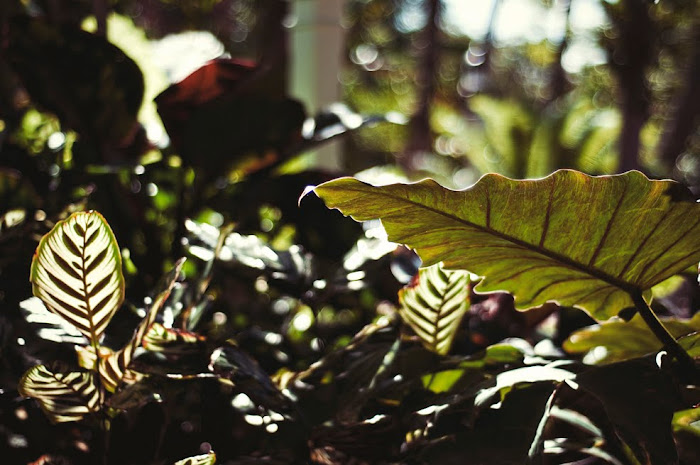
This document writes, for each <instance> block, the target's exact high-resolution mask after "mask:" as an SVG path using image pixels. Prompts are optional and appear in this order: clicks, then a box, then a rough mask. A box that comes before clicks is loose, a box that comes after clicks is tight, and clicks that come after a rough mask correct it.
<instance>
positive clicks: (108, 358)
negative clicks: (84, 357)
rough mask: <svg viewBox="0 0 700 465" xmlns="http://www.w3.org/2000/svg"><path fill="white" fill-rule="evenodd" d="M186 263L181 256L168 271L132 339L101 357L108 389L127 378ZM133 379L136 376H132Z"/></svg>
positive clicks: (101, 370) (115, 387) (103, 376)
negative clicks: (137, 352)
mask: <svg viewBox="0 0 700 465" xmlns="http://www.w3.org/2000/svg"><path fill="white" fill-rule="evenodd" d="M184 263H185V259H184V258H181V259H180V260H178V261H177V263H176V264H175V266H174V267H173V269H172V270H171V271H170V273H168V275H167V276H166V278H165V281H164V283H163V288H162V289H161V290H160V292H159V293H158V295H157V296H156V298H155V299H153V303H152V304H151V306H150V307H149V309H148V312H146V316H145V317H144V319H143V320H141V322H140V323H139V325H138V326H137V327H136V329H135V330H134V334H133V336H132V337H131V340H130V341H129V342H128V343H127V344H126V345H125V346H124V347H123V348H122V349H121V350H118V351H116V352H111V353H110V354H107V355H105V356H102V355H101V356H100V357H99V364H98V369H99V371H100V379H101V380H102V384H103V385H104V386H105V388H107V390H108V391H110V392H114V391H115V390H116V389H117V387H118V386H119V384H120V383H121V382H122V381H124V380H125V375H126V374H127V373H128V371H129V370H128V367H129V364H130V363H131V360H132V359H133V357H134V352H135V351H136V349H137V348H138V347H139V346H140V345H141V342H142V341H143V338H144V336H145V335H146V332H147V331H148V329H149V328H150V327H151V326H152V325H153V322H154V321H155V319H156V315H157V314H158V312H159V311H160V309H161V308H162V307H163V304H164V303H165V301H166V300H167V299H168V296H169V295H170V291H172V289H173V285H174V284H175V281H177V277H178V276H179V275H180V271H181V270H182V265H183V264H184ZM132 379H136V378H134V377H132Z"/></svg>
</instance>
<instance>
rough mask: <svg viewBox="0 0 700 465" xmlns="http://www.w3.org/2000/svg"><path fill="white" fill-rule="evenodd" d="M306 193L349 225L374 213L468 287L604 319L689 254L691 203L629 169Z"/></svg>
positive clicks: (352, 182)
mask: <svg viewBox="0 0 700 465" xmlns="http://www.w3.org/2000/svg"><path fill="white" fill-rule="evenodd" d="M314 190H315V192H316V193H317V195H318V196H319V197H321V198H322V199H323V200H324V201H325V202H326V205H327V206H329V207H331V208H337V209H339V210H340V211H341V212H343V213H344V214H346V215H350V216H352V217H353V218H355V219H356V220H358V221H366V220H370V219H375V218H381V219H382V223H383V224H384V227H385V228H386V230H387V233H388V234H389V239H390V240H392V241H394V242H400V243H404V244H406V245H408V246H410V247H412V248H414V249H416V251H417V252H418V254H419V255H420V256H421V258H422V259H423V262H424V266H429V265H433V264H435V263H438V262H440V261H443V262H444V263H445V267H447V268H450V269H466V270H469V271H471V272H473V273H476V274H479V275H481V276H484V279H483V281H482V282H481V283H480V284H479V285H478V286H477V287H476V290H477V291H481V292H495V291H503V290H505V291H509V292H511V293H512V294H514V295H515V299H516V300H515V302H516V306H517V307H518V308H521V309H526V308H530V307H535V306H538V305H542V304H544V303H545V302H548V301H556V302H559V303H560V304H561V305H569V306H577V307H580V308H582V309H584V310H585V311H587V312H588V313H589V314H591V315H592V316H593V317H594V318H596V319H598V320H606V319H608V318H610V317H611V316H614V315H616V314H617V313H618V312H619V311H620V310H622V309H624V308H626V307H632V306H633V305H634V303H633V301H632V298H631V296H630V294H629V293H630V292H635V293H636V292H641V291H646V290H648V289H650V288H651V287H652V286H654V285H655V284H657V283H660V282H661V281H663V280H664V279H666V278H668V277H669V276H672V275H673V274H675V273H677V272H679V271H681V270H684V269H685V268H687V267H688V266H689V265H690V264H692V263H694V262H697V261H698V260H700V204H698V203H696V202H695V201H694V200H692V198H691V195H690V193H689V192H688V191H687V190H685V189H684V188H683V187H682V186H681V185H679V184H677V183H675V182H673V181H651V180H649V179H648V178H647V177H646V176H644V175H643V174H642V173H639V172H637V171H631V172H628V173H625V174H622V175H615V176H599V177H592V176H588V175H585V174H583V173H579V172H576V171H571V170H560V171H557V172H555V173H553V174H551V175H550V176H547V177H546V178H543V179H537V180H522V181H517V180H512V179H508V178H505V177H503V176H500V175H497V174H488V175H486V176H484V177H482V178H481V179H480V180H479V182H477V183H476V184H475V185H474V186H472V187H470V188H468V189H465V190H462V191H452V190H449V189H446V188H444V187H442V186H440V185H439V184H437V183H436V182H435V181H432V180H425V181H421V182H419V183H416V184H407V185H405V184H392V185H388V186H381V187H374V186H370V185H368V184H365V183H363V182H360V181H358V180H356V179H353V178H341V179H336V180H334V181H330V182H328V183H324V184H321V185H320V186H318V187H316V188H315V189H314Z"/></svg>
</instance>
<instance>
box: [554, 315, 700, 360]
mask: <svg viewBox="0 0 700 465" xmlns="http://www.w3.org/2000/svg"><path fill="white" fill-rule="evenodd" d="M662 322H663V324H664V327H665V328H666V329H667V330H668V331H669V332H670V333H671V334H672V335H673V336H674V337H675V338H680V337H682V336H686V335H689V334H692V333H694V332H697V331H700V316H698V315H697V314H696V315H695V317H693V318H692V319H690V320H684V319H679V318H665V319H663V320H662ZM661 346H662V344H661V343H660V342H659V341H658V339H656V337H655V336H654V334H653V333H652V332H651V330H649V327H647V325H646V324H645V323H644V321H643V320H642V318H641V317H639V316H638V315H637V316H635V317H634V318H632V320H630V321H628V322H625V321H621V320H609V321H605V322H603V323H601V324H600V325H595V326H591V327H588V328H583V329H581V330H578V331H576V332H575V333H573V334H572V335H571V336H569V339H567V340H566V341H565V342H564V345H563V347H564V350H566V351H567V352H569V353H571V354H590V355H588V357H587V361H588V362H589V363H596V364H604V363H612V362H618V361H622V360H628V359H632V358H637V357H641V356H643V355H646V354H649V353H652V352H656V351H658V350H660V349H661Z"/></svg>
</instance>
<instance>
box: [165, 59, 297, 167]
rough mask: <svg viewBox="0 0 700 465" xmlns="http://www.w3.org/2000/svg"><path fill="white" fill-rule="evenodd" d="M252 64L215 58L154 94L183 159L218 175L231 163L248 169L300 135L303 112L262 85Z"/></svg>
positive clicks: (276, 157) (279, 154) (274, 158)
mask: <svg viewBox="0 0 700 465" xmlns="http://www.w3.org/2000/svg"><path fill="white" fill-rule="evenodd" d="M268 77H270V78H274V76H265V70H263V69H262V68H260V67H258V66H256V65H255V64H254V63H250V62H242V61H239V60H234V59H217V60H212V61H210V62H209V63H207V64H205V65H204V66H202V67H201V68H199V69H198V70H196V71H195V72H193V73H192V74H190V75H189V76H187V77H186V78H185V79H183V80H182V81H180V82H178V83H177V84H174V85H172V86H171V87H169V88H168V89H166V90H165V91H164V92H163V93H161V94H160V95H159V96H158V97H156V103H157V104H158V113H159V114H160V116H161V118H162V119H163V123H164V124H165V128H166V129H167V131H168V134H169V135H170V137H171V138H172V140H173V142H174V144H175V146H176V147H177V149H178V151H179V152H180V155H181V156H182V157H183V159H184V160H185V161H186V162H187V163H189V164H192V165H195V166H200V167H203V168H205V169H207V170H209V172H210V174H212V175H216V176H221V175H224V174H225V172H223V171H221V170H222V169H224V170H225V169H226V168H232V167H233V164H234V162H235V163H236V164H237V165H241V166H237V168H240V169H239V170H240V171H241V172H242V174H249V173H251V172H254V171H257V170H259V169H261V168H264V167H266V166H269V165H271V164H273V163H277V162H279V161H280V160H281V159H283V158H284V157H285V156H286V154H285V153H283V152H284V149H285V148H286V147H288V146H290V145H296V144H297V143H298V142H299V141H300V140H301V127H302V124H303V122H304V118H305V112H304V108H303V106H302V105H301V104H300V103H299V102H298V101H296V100H293V99H290V98H287V97H285V96H283V95H279V94H277V93H270V92H268V90H269V89H266V88H265V87H266V83H267V78H268Z"/></svg>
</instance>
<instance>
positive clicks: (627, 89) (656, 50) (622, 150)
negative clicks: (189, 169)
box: [0, 0, 700, 187]
mask: <svg viewBox="0 0 700 465" xmlns="http://www.w3.org/2000/svg"><path fill="white" fill-rule="evenodd" d="M3 4H4V6H3V7H2V8H3V10H4V14H3V15H4V17H5V18H8V17H10V16H12V15H14V14H17V13H18V12H20V11H21V12H28V13H29V14H30V15H33V16H42V17H44V18H47V19H48V21H49V22H51V23H54V24H63V25H65V24H73V25H80V26H81V27H82V28H83V29H85V30H89V31H93V32H97V33H98V34H103V35H106V37H107V38H108V40H109V41H110V42H112V43H113V44H115V45H117V46H118V47H119V48H120V49H121V50H123V51H124V52H125V53H126V55H127V56H129V57H130V58H132V59H133V60H134V61H135V62H136V63H137V64H138V66H139V67H140V68H141V71H142V73H143V75H144V82H145V91H144V94H143V95H144V98H143V101H144V105H143V106H142V107H141V109H140V112H139V117H138V119H139V121H140V122H141V123H142V124H143V126H144V127H145V131H146V135H147V137H148V140H149V141H150V142H152V143H153V145H154V146H155V147H156V149H163V148H165V147H168V146H169V141H168V140H167V133H166V132H165V130H164V128H163V125H162V123H161V120H160V118H159V117H158V114H157V113H156V111H155V106H154V105H153V104H152V103H151V100H152V99H153V98H154V97H155V96H156V95H158V94H159V93H160V92H161V91H163V90H165V88H166V87H168V85H170V84H172V83H174V82H177V81H179V80H181V79H183V78H184V77H185V76H187V75H188V74H189V73H190V72H192V71H194V70H195V69H197V68H199V67H200V66H201V65H202V64H203V63H205V62H206V61H207V60H210V59H214V58H217V57H232V58H233V59H234V60H238V61H243V60H248V61H250V62H251V63H256V64H257V65H259V66H260V65H264V66H265V67H266V69H267V70H268V72H267V78H268V84H266V85H269V86H271V87H270V88H272V87H275V88H276V89H277V90H281V89H283V90H284V92H285V93H286V94H287V95H288V96H290V97H293V98H295V99H298V100H299V101H301V102H302V104H303V105H304V106H305V107H306V110H307V112H308V113H315V112H317V111H320V110H322V109H324V108H328V107H329V106H330V105H331V104H333V103H335V102H342V103H343V104H344V105H346V106H347V107H346V109H345V110H344V111H345V112H346V116H347V115H348V114H349V113H348V112H355V113H358V114H360V115H365V116H371V115H383V116H384V117H385V119H388V120H390V121H392V123H388V124H380V125H376V126H373V127H370V128H362V129H361V130H359V131H355V132H354V133H353V134H352V135H351V137H349V138H346V139H344V140H342V141H341V142H336V143H334V144H332V145H330V146H325V147H323V148H319V149H317V150H314V151H311V155H306V157H305V158H303V160H302V161H298V163H301V164H303V165H304V166H308V165H314V166H320V167H324V168H329V169H335V170H341V171H344V172H349V173H355V172H358V171H361V170H365V169H368V168H370V167H376V166H382V165H394V166H398V167H399V168H400V169H401V171H402V172H403V173H404V174H406V175H408V176H409V177H410V178H416V177H422V176H425V175H430V176H433V177H437V178H439V179H440V180H441V181H442V182H444V183H446V184H448V185H451V186H453V187H465V186H468V185H470V184H471V183H473V182H474V181H475V180H476V179H478V177H479V176H480V175H481V174H483V173H486V172H498V173H502V174H504V175H507V176H511V177H516V178H524V177H533V176H543V175H546V174H548V173H550V172H551V171H553V170H555V169H558V168H575V169H580V170H583V171H585V172H587V173H590V174H602V173H614V172H620V171H626V170H629V169H640V170H642V171H644V172H646V173H647V174H649V175H651V176H656V177H668V176H670V177H673V178H676V179H678V180H680V181H683V182H685V183H686V184H690V185H696V184H698V183H700V179H699V176H700V174H699V173H700V170H699V169H698V164H699V163H700V160H699V155H698V147H699V144H700V141H699V137H698V113H699V112H700V94H699V91H698V87H699V86H700V51H699V50H700V2H697V1H694V0H661V1H658V0H657V1H643V0H625V1H622V0H620V1H611V0H558V1H556V0H344V1H343V0H324V1H314V0H295V1H282V0H266V1H253V0H188V1H182V2H173V1H169V0H143V1H135V0H111V1H110V0H95V1H92V2H88V1H63V0H37V1H29V0H23V1H19V0H17V1H12V0H8V1H5V2H3ZM7 40H8V38H6V41H7ZM11 53H12V52H10V54H11ZM17 53H20V52H17ZM21 53H23V54H24V56H25V58H27V59H28V57H27V55H26V53H27V50H24V51H22V52H21ZM34 58H35V59H38V57H34ZM9 61H12V60H11V59H10V60H9ZM56 65H57V67H58V68H59V71H58V72H59V73H69V71H67V70H65V69H60V68H62V67H69V66H71V65H70V64H69V63H67V62H64V63H56ZM5 67H6V65H5ZM3 71H4V73H3V77H2V79H3V91H4V92H3V102H2V103H3V105H2V109H1V110H0V111H2V119H3V125H2V127H3V129H4V130H3V135H4V136H3V137H6V135H7V134H8V133H10V132H12V131H16V130H17V129H18V128H21V130H22V131H23V132H22V137H24V138H25V139H28V143H31V144H32V147H33V150H35V151H36V150H40V149H41V143H42V141H44V140H43V139H46V140H45V142H47V143H48V142H50V144H49V148H52V149H53V150H56V147H58V146H59V145H60V144H59V142H60V141H62V140H63V138H64V136H60V135H58V134H61V133H59V132H51V131H50V130H49V129H47V127H46V125H47V124H48V125H49V126H51V124H50V120H51V116H50V115H47V114H46V113H44V112H43V111H44V110H46V109H47V108H46V106H45V105H44V106H43V107H42V106H41V105H38V104H41V103H43V102H39V101H35V100H38V99H32V100H27V99H25V98H23V95H24V94H22V93H21V92H20V91H18V90H17V88H14V89H13V86H12V78H10V77H8V76H7V70H6V69H4V70H3ZM27 72H30V71H27ZM76 72H77V71H76ZM238 79H242V78H241V77H240V76H238ZM273 81H274V82H273ZM25 84H26V83H25ZM74 84H75V83H74ZM18 92H19V95H18ZM337 109H338V108H337V107H336V110H337ZM47 118H48V120H49V121H47ZM396 123H400V124H396ZM345 124H346V125H348V124H349V125H350V126H352V125H353V124H358V123H356V122H354V121H353V120H352V119H351V120H349V121H346V122H345ZM38 127H41V128H42V129H41V130H39V129H38ZM53 128H54V129H57V128H58V127H57V126H55V125H54V126H53ZM39 133H41V134H43V135H44V136H45V137H43V139H42V137H40V134H39ZM44 133H45V134H44ZM171 137H172V136H171ZM29 139H31V140H29ZM305 152H307V153H308V152H309V151H305ZM302 155H304V154H302ZM180 156H181V154H180Z"/></svg>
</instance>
